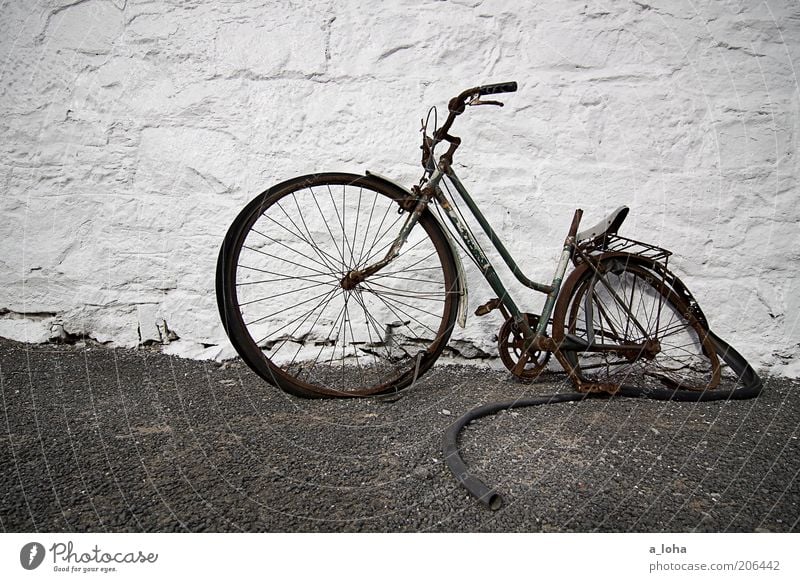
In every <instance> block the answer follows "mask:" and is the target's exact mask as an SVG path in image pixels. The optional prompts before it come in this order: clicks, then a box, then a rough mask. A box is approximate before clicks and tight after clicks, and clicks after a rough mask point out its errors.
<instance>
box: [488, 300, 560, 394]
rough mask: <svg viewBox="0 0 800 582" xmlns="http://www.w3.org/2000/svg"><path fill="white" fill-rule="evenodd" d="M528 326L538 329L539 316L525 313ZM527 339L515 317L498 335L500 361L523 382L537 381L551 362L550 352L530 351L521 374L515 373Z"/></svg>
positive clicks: (505, 323) (511, 318)
mask: <svg viewBox="0 0 800 582" xmlns="http://www.w3.org/2000/svg"><path fill="white" fill-rule="evenodd" d="M523 316H524V317H525V320H526V321H527V323H528V326H530V327H531V328H534V329H535V328H536V326H537V325H538V324H539V316H538V315H535V314H533V313H523ZM524 344H525V339H524V337H523V334H522V331H521V330H520V329H519V328H518V326H517V324H516V323H515V322H514V318H513V317H509V318H508V319H506V320H505V322H504V323H503V326H502V327H501V328H500V333H499V334H498V335H497V349H498V350H499V352H500V359H501V360H502V361H503V365H505V367H506V368H508V370H509V371H510V372H511V373H512V374H514V375H515V376H517V377H518V378H521V379H523V380H535V379H536V378H538V377H539V374H541V373H542V370H544V369H545V368H546V367H547V362H548V361H549V360H550V352H548V351H546V350H528V354H527V357H528V361H527V363H526V364H525V367H524V368H523V369H522V371H521V372H515V371H514V370H515V368H516V366H517V363H518V362H519V360H520V358H521V357H522V355H523V353H524Z"/></svg>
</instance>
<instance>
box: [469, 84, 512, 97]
mask: <svg viewBox="0 0 800 582" xmlns="http://www.w3.org/2000/svg"><path fill="white" fill-rule="evenodd" d="M516 90H517V82H516V81H510V82H508V83H494V84H492V85H483V86H482V87H478V94H479V95H494V94H495V93H513V92H514V91H516Z"/></svg>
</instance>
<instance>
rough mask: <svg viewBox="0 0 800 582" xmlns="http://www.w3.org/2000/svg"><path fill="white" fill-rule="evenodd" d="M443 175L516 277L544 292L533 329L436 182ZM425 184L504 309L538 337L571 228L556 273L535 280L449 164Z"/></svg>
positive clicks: (529, 335) (549, 311) (559, 277)
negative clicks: (548, 280) (545, 279)
mask: <svg viewBox="0 0 800 582" xmlns="http://www.w3.org/2000/svg"><path fill="white" fill-rule="evenodd" d="M445 176H446V177H447V178H448V179H449V180H450V182H451V183H452V184H453V186H454V187H455V189H456V191H457V192H458V194H459V196H460V197H461V199H462V200H463V201H464V202H465V203H466V205H467V207H468V208H469V211H470V213H471V214H472V216H473V217H474V218H475V220H476V221H477V222H478V224H480V226H481V228H482V229H483V232H484V233H486V236H487V237H488V238H489V241H491V243H492V245H493V246H494V248H495V249H496V250H497V252H498V254H499V255H500V257H501V258H502V259H503V261H504V262H505V263H506V265H507V266H508V268H509V269H510V270H511V272H512V273H513V274H514V276H515V277H516V279H517V280H518V281H519V282H520V283H522V284H523V285H524V286H526V287H528V288H530V289H533V290H535V291H538V292H540V293H545V294H546V295H547V299H546V301H545V305H544V308H543V309H542V314H541V317H540V318H539V323H538V325H537V327H536V329H535V330H532V329H531V328H530V327H529V325H528V323H527V321H526V319H525V317H524V316H523V314H522V312H521V311H520V309H519V307H517V304H516V303H515V302H514V300H513V299H512V298H511V295H510V294H509V292H508V290H507V289H506V288H505V285H503V282H502V280H501V279H500V277H499V276H498V274H497V271H496V270H495V268H494V266H493V265H492V263H491V261H490V260H489V258H488V257H487V256H486V253H484V252H483V250H482V249H481V247H480V245H479V244H478V241H477V240H475V237H474V236H473V235H472V233H471V232H470V231H469V228H467V226H466V225H465V224H464V222H463V220H461V217H460V216H459V215H458V213H457V212H456V211H455V210H454V209H453V206H452V205H451V204H450V201H449V200H448V199H447V196H446V195H445V194H444V192H443V191H442V189H441V188H440V187H439V183H440V182H441V180H442V178H443V177H445ZM428 185H429V186H430V187H432V188H433V191H434V196H435V199H436V202H437V203H438V204H439V206H441V208H442V210H443V211H444V213H445V214H446V215H447V217H448V218H449V219H450V222H452V223H453V227H454V228H455V231H456V233H458V236H459V237H460V238H461V240H462V241H464V245H465V246H466V248H467V250H468V251H469V253H470V254H471V255H472V257H473V258H474V259H475V262H476V263H477V264H478V266H479V268H480V270H481V273H482V274H483V276H484V278H485V279H486V281H487V282H488V283H489V285H490V286H491V288H492V290H493V291H494V292H495V293H497V296H498V298H499V300H500V302H501V303H502V304H503V305H504V306H505V307H506V309H508V311H509V313H511V315H512V317H513V318H514V321H515V322H516V323H517V325H519V327H520V328H521V329H522V331H523V333H524V335H525V336H526V338H532V337H534V335H535V336H540V337H541V336H543V335H544V333H545V329H546V328H547V322H548V321H549V319H550V315H551V314H552V311H553V307H554V306H555V302H556V298H557V297H558V292H559V290H560V289H561V282H562V281H563V279H564V273H565V272H566V270H567V265H568V263H569V259H570V255H571V253H572V246H573V244H574V235H575V233H574V232H571V233H570V235H569V236H567V239H566V240H565V241H564V248H563V249H562V251H561V256H560V258H559V261H558V265H557V267H556V271H555V274H554V275H553V280H552V282H551V283H550V284H549V285H547V284H544V283H538V282H536V281H533V280H531V279H530V278H528V277H527V276H526V275H525V274H524V273H523V272H522V270H521V269H520V268H519V265H517V263H516V261H515V260H514V258H513V257H512V256H511V253H509V252H508V249H506V247H505V246H504V245H503V243H502V242H501V241H500V239H499V238H498V237H497V234H496V233H495V232H494V229H492V227H491V225H490V224H489V222H488V221H487V220H486V217H485V216H484V215H483V213H482V212H481V211H480V209H479V208H478V206H477V205H476V204H475V201H474V200H473V199H472V197H471V196H470V194H469V192H468V191H467V189H466V188H465V187H464V185H463V184H462V183H461V180H459V179H458V176H456V174H455V172H454V171H453V169H452V167H449V168H447V169H446V170H445V172H442V171H441V170H439V169H436V170H434V172H433V173H432V174H431V177H430V179H429V181H428ZM427 203H428V202H427V201H426V200H420V201H419V202H418V204H417V208H416V209H415V210H417V209H419V208H420V205H427ZM579 212H580V211H579ZM574 227H575V228H577V224H576V223H575V224H574ZM573 230H574V229H573Z"/></svg>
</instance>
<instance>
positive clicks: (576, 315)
mask: <svg viewBox="0 0 800 582" xmlns="http://www.w3.org/2000/svg"><path fill="white" fill-rule="evenodd" d="M516 89H517V85H516V83H513V82H509V83H498V84H492V85H483V86H479V87H474V88H471V89H468V90H466V91H463V92H462V93H460V94H459V95H458V96H456V97H454V98H453V99H451V100H450V102H449V104H448V115H447V118H446V120H445V122H444V123H443V124H442V125H441V126H440V127H435V128H433V129H432V131H430V134H429V129H430V128H429V127H428V125H429V123H428V122H426V123H424V126H423V132H422V133H423V145H422V150H423V155H422V164H423V167H424V174H423V177H422V179H421V180H420V182H419V184H418V185H415V186H414V187H413V188H410V189H407V188H404V187H403V186H401V185H399V184H397V183H395V182H393V181H391V180H389V179H387V178H385V177H383V176H380V175H378V174H374V173H370V172H367V173H366V174H365V175H354V174H346V173H321V174H312V175H307V176H301V177H297V178H293V179H290V180H288V181H285V182H282V183H280V184H277V185H275V186H273V187H271V188H269V189H268V190H266V191H265V192H263V193H262V194H260V195H259V196H257V197H256V198H255V199H254V200H252V201H251V202H250V203H249V204H248V205H247V206H246V207H245V208H244V209H243V210H242V211H241V213H240V214H239V215H238V217H237V218H236V219H235V221H234V222H233V224H232V225H231V227H230V229H229V230H228V232H227V235H226V237H225V239H224V242H223V244H222V247H221V250H220V254H219V260H218V267H217V278H216V290H217V300H218V306H219V311H220V314H221V318H222V322H223V325H224V328H225V331H226V332H227V334H228V336H229V338H230V340H231V342H232V344H233V345H234V347H235V348H236V350H237V352H238V353H239V355H240V356H241V357H242V359H243V360H244V361H245V362H246V363H247V364H248V365H249V366H250V367H251V368H252V369H253V370H254V371H255V372H256V373H257V374H258V375H260V376H261V377H262V378H264V379H265V380H266V381H268V382H270V383H272V384H274V385H275V386H277V387H279V388H280V389H282V390H284V391H286V392H289V393H291V394H294V395H297V396H302V397H343V396H345V397H354V396H370V395H379V394H386V393H391V392H397V391H399V390H402V389H403V388H406V387H408V386H409V385H411V384H412V383H414V382H415V381H416V380H417V379H418V378H419V377H420V376H421V375H422V374H423V373H425V371H426V370H428V369H429V368H430V367H431V366H432V365H433V363H434V362H435V361H436V359H437V358H438V357H439V355H440V354H441V353H442V351H443V349H444V348H445V346H446V345H447V342H448V340H449V338H450V336H451V332H452V331H453V328H454V326H455V325H456V324H457V323H459V324H461V325H463V324H464V322H465V318H466V308H467V283H466V278H465V276H464V270H463V266H462V263H461V259H460V254H459V247H460V249H461V250H462V251H464V253H465V254H466V255H467V256H468V257H470V258H471V259H472V260H473V261H474V262H475V264H476V265H477V266H478V268H479V270H480V272H481V274H482V275H483V277H484V278H485V279H486V281H487V282H488V284H489V286H490V287H491V289H492V290H493V292H494V295H495V296H496V297H495V298H494V299H491V300H489V301H488V302H486V303H484V304H483V305H481V306H480V307H479V308H478V309H477V310H476V315H478V316H486V315H488V314H490V313H499V314H500V315H501V316H502V320H503V321H502V325H501V327H500V331H499V333H498V348H499V352H500V357H501V359H502V361H503V362H504V364H505V365H506V366H507V368H508V369H509V370H510V371H511V372H512V373H513V374H514V375H515V376H517V377H519V378H522V379H533V378H536V377H537V376H538V375H539V373H540V372H541V371H542V370H543V369H544V368H545V367H546V366H547V363H548V358H549V357H550V355H551V354H552V355H554V356H555V357H556V359H557V361H558V362H559V363H560V364H561V366H562V367H563V368H564V370H565V371H566V372H567V374H568V375H569V377H570V379H571V380H572V381H573V382H574V384H575V385H576V386H577V388H578V390H579V391H581V392H584V393H586V392H598V393H615V392H617V391H618V390H620V389H621V388H622V387H624V386H636V387H637V388H639V389H644V390H647V389H650V390H657V389H658V390H661V389H667V390H673V391H674V390H680V391H696V392H703V391H709V390H714V389H716V388H718V387H719V386H720V383H721V377H722V374H721V369H722V364H721V361H720V359H721V357H720V344H719V343H718V341H717V339H718V338H716V336H714V335H713V334H712V333H711V332H710V330H709V325H708V322H707V320H706V318H705V316H704V315H703V312H702V310H701V309H700V307H699V305H698V303H697V301H696V300H695V298H694V297H693V296H692V294H691V293H690V292H689V290H688V289H687V287H686V285H684V284H683V282H682V281H681V280H680V279H679V278H678V277H677V276H676V275H675V274H674V273H672V272H671V271H670V269H669V267H668V259H669V256H670V252H669V251H667V250H666V249H663V248H659V247H657V246H654V245H651V244H647V243H644V242H640V241H635V240H632V239H628V238H625V237H623V236H621V235H620V234H619V232H618V231H619V229H620V226H621V224H622V223H623V221H624V219H625V217H626V215H627V213H628V209H627V208H626V207H621V208H619V209H618V210H616V211H615V212H614V213H612V214H611V215H610V216H609V217H608V218H606V219H605V220H603V221H601V222H600V223H599V224H598V225H596V226H593V227H591V228H586V229H582V230H581V229H580V222H581V217H582V211H581V210H577V211H576V212H575V214H574V217H573V220H572V224H571V227H570V229H569V232H568V234H567V236H566V239H565V241H564V244H563V247H562V251H561V253H560V259H559V261H558V264H557V266H556V269H555V272H554V275H553V278H552V280H551V281H550V282H547V283H540V282H536V281H533V280H531V279H529V278H528V277H527V276H526V275H525V274H524V273H523V272H522V270H521V269H520V267H519V266H518V264H517V263H516V261H515V260H514V258H513V257H512V256H511V254H510V253H509V251H508V250H507V249H506V247H505V246H504V245H503V243H502V241H501V240H500V238H499V237H498V235H497V233H496V232H495V231H494V230H493V228H492V227H491V225H490V224H489V223H488V221H487V220H486V218H485V216H484V215H483V213H482V212H481V211H480V209H479V208H478V205H477V204H476V202H475V201H474V199H473V198H472V197H471V196H470V194H469V192H468V191H467V189H466V187H465V186H464V185H463V183H462V182H461V181H460V180H459V178H458V176H457V175H456V172H455V170H454V168H453V157H454V154H455V152H456V150H457V149H458V147H459V146H460V145H461V139H460V138H458V137H456V136H454V135H452V134H451V133H450V132H451V129H452V126H453V123H454V121H455V119H456V118H457V117H458V116H459V115H461V114H463V113H464V112H465V111H466V109H467V108H468V107H473V106H479V105H502V103H499V102H497V101H493V100H485V97H486V96H489V95H496V94H501V93H508V92H513V91H516ZM429 119H430V114H429ZM443 143H446V144H447V149H446V151H444V153H442V154H441V155H440V156H438V158H437V156H436V154H435V152H436V148H437V146H439V145H440V144H443ZM458 200H460V201H461V202H463V203H464V204H465V205H466V207H467V209H468V210H469V212H470V213H471V214H472V216H473V217H474V219H475V221H476V222H477V223H478V224H479V225H480V227H481V229H482V230H483V231H484V233H485V234H486V236H487V237H488V239H489V241H490V242H491V244H492V245H493V246H494V248H495V249H496V251H497V253H498V254H499V256H500V257H501V258H502V260H503V261H504V262H505V264H506V265H507V266H508V268H509V269H510V271H511V273H513V275H514V276H515V277H516V279H517V280H518V281H519V282H520V283H521V284H522V285H524V286H525V287H527V288H529V289H532V290H534V291H537V292H540V293H543V294H544V295H545V301H544V307H543V309H542V310H541V313H531V312H527V311H523V310H522V309H521V308H520V307H519V305H520V303H518V301H517V300H515V299H514V298H512V296H511V294H510V293H509V292H508V290H507V289H506V287H505V286H504V284H503V282H502V281H501V279H500V277H499V276H498V274H497V272H496V270H495V268H494V266H493V264H492V262H491V261H490V260H489V258H488V257H487V253H486V252H485V251H484V249H483V248H482V247H481V245H480V244H479V242H478V240H477V238H476V237H475V235H474V233H473V232H472V230H471V229H470V227H469V225H468V222H467V221H466V219H465V218H464V215H463V213H462V212H461V209H460V206H459V203H458ZM448 222H449V227H445V224H446V223H448ZM570 263H572V264H573V266H574V269H573V270H572V271H571V273H570V274H569V275H568V276H566V277H565V275H566V271H567V268H568V266H569V265H570ZM715 338H716V339H715ZM723 359H724V358H723Z"/></svg>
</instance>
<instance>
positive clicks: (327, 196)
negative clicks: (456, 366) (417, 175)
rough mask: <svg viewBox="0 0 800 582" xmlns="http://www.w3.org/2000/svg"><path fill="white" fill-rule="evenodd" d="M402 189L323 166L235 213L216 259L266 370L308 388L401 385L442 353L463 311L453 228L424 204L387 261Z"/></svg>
mask: <svg viewBox="0 0 800 582" xmlns="http://www.w3.org/2000/svg"><path fill="white" fill-rule="evenodd" d="M405 196H406V193H405V192H403V191H402V190H401V189H399V188H394V187H391V186H390V185H387V184H385V183H384V182H382V181H380V180H377V179H375V178H371V177H364V176H356V175H352V174H340V173H336V174H334V173H327V174H314V175H310V176H302V177H299V178H295V179H292V180H289V181H287V182H284V183H282V184H279V185H277V186H274V187H273V188H270V189H269V190H267V191H266V192H264V193H263V194H261V195H260V196H258V197H257V198H256V199H255V200H253V201H252V202H251V203H250V204H248V205H247V206H246V207H245V208H244V210H242V212H241V213H240V214H239V216H238V217H237V218H236V220H235V221H234V222H233V224H232V225H231V227H230V229H229V230H228V233H227V235H226V237H225V241H224V243H223V245H222V248H221V250H220V254H219V260H218V263H217V302H218V306H219V311H220V315H221V317H222V322H223V326H224V327H225V331H226V332H227V334H228V337H229V338H230V340H231V343H232V344H233V346H234V347H235V348H236V351H237V352H238V353H239V355H240V356H241V357H242V359H243V360H244V361H245V362H246V363H247V364H248V365H249V366H250V367H251V368H252V369H253V370H254V371H255V372H257V373H258V374H259V375H260V376H261V377H262V378H264V379H265V380H267V381H268V382H270V383H272V384H274V385H276V386H278V387H279V388H281V389H282V390H285V391H286V392H289V393H292V394H295V395H298V396H306V397H320V396H323V397H324V396H327V397H332V396H366V395H371V394H380V393H385V392H391V391H395V390H400V389H401V388H404V387H406V386H408V385H409V384H411V383H412V382H413V381H414V379H415V378H417V377H419V376H420V375H421V374H422V373H423V372H425V371H426V370H427V369H428V368H429V367H430V366H431V365H432V364H433V362H434V361H435V360H436V358H437V357H438V356H439V354H440V353H441V351H442V349H443V348H444V346H445V345H446V343H447V340H448V339H449V337H450V333H451V331H452V329H453V325H454V322H455V320H456V312H457V309H458V300H459V295H460V281H459V280H458V275H457V270H456V266H455V260H454V257H453V254H452V250H451V248H450V246H449V243H448V241H447V238H446V235H445V234H444V233H443V232H442V230H441V227H440V226H439V223H438V222H437V221H436V219H435V218H434V217H433V216H432V215H431V214H430V213H429V212H425V213H423V214H422V216H421V217H420V219H419V223H418V224H417V225H415V226H414V228H413V229H412V231H411V233H410V235H409V237H408V240H407V241H406V243H405V244H404V245H403V247H402V248H401V250H400V254H399V256H397V257H396V258H395V259H394V260H393V261H392V262H391V263H389V264H388V265H387V266H385V267H384V268H383V269H382V270H380V271H378V272H377V273H375V274H374V275H372V276H370V277H368V278H367V279H366V280H363V281H360V282H359V283H358V284H356V285H352V284H343V282H344V281H345V279H346V275H347V274H348V273H350V272H352V271H354V270H357V269H363V268H364V267H366V266H368V265H371V264H374V263H375V262H377V261H378V260H379V259H381V258H383V256H384V255H385V254H386V252H387V250H388V249H389V247H390V246H391V244H392V242H393V241H394V239H395V237H396V236H397V233H398V231H399V229H400V227H401V225H402V224H403V222H404V221H405V219H406V217H407V216H408V213H401V212H400V211H399V209H400V205H399V202H400V201H401V200H402V199H403V198H404V197H405Z"/></svg>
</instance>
